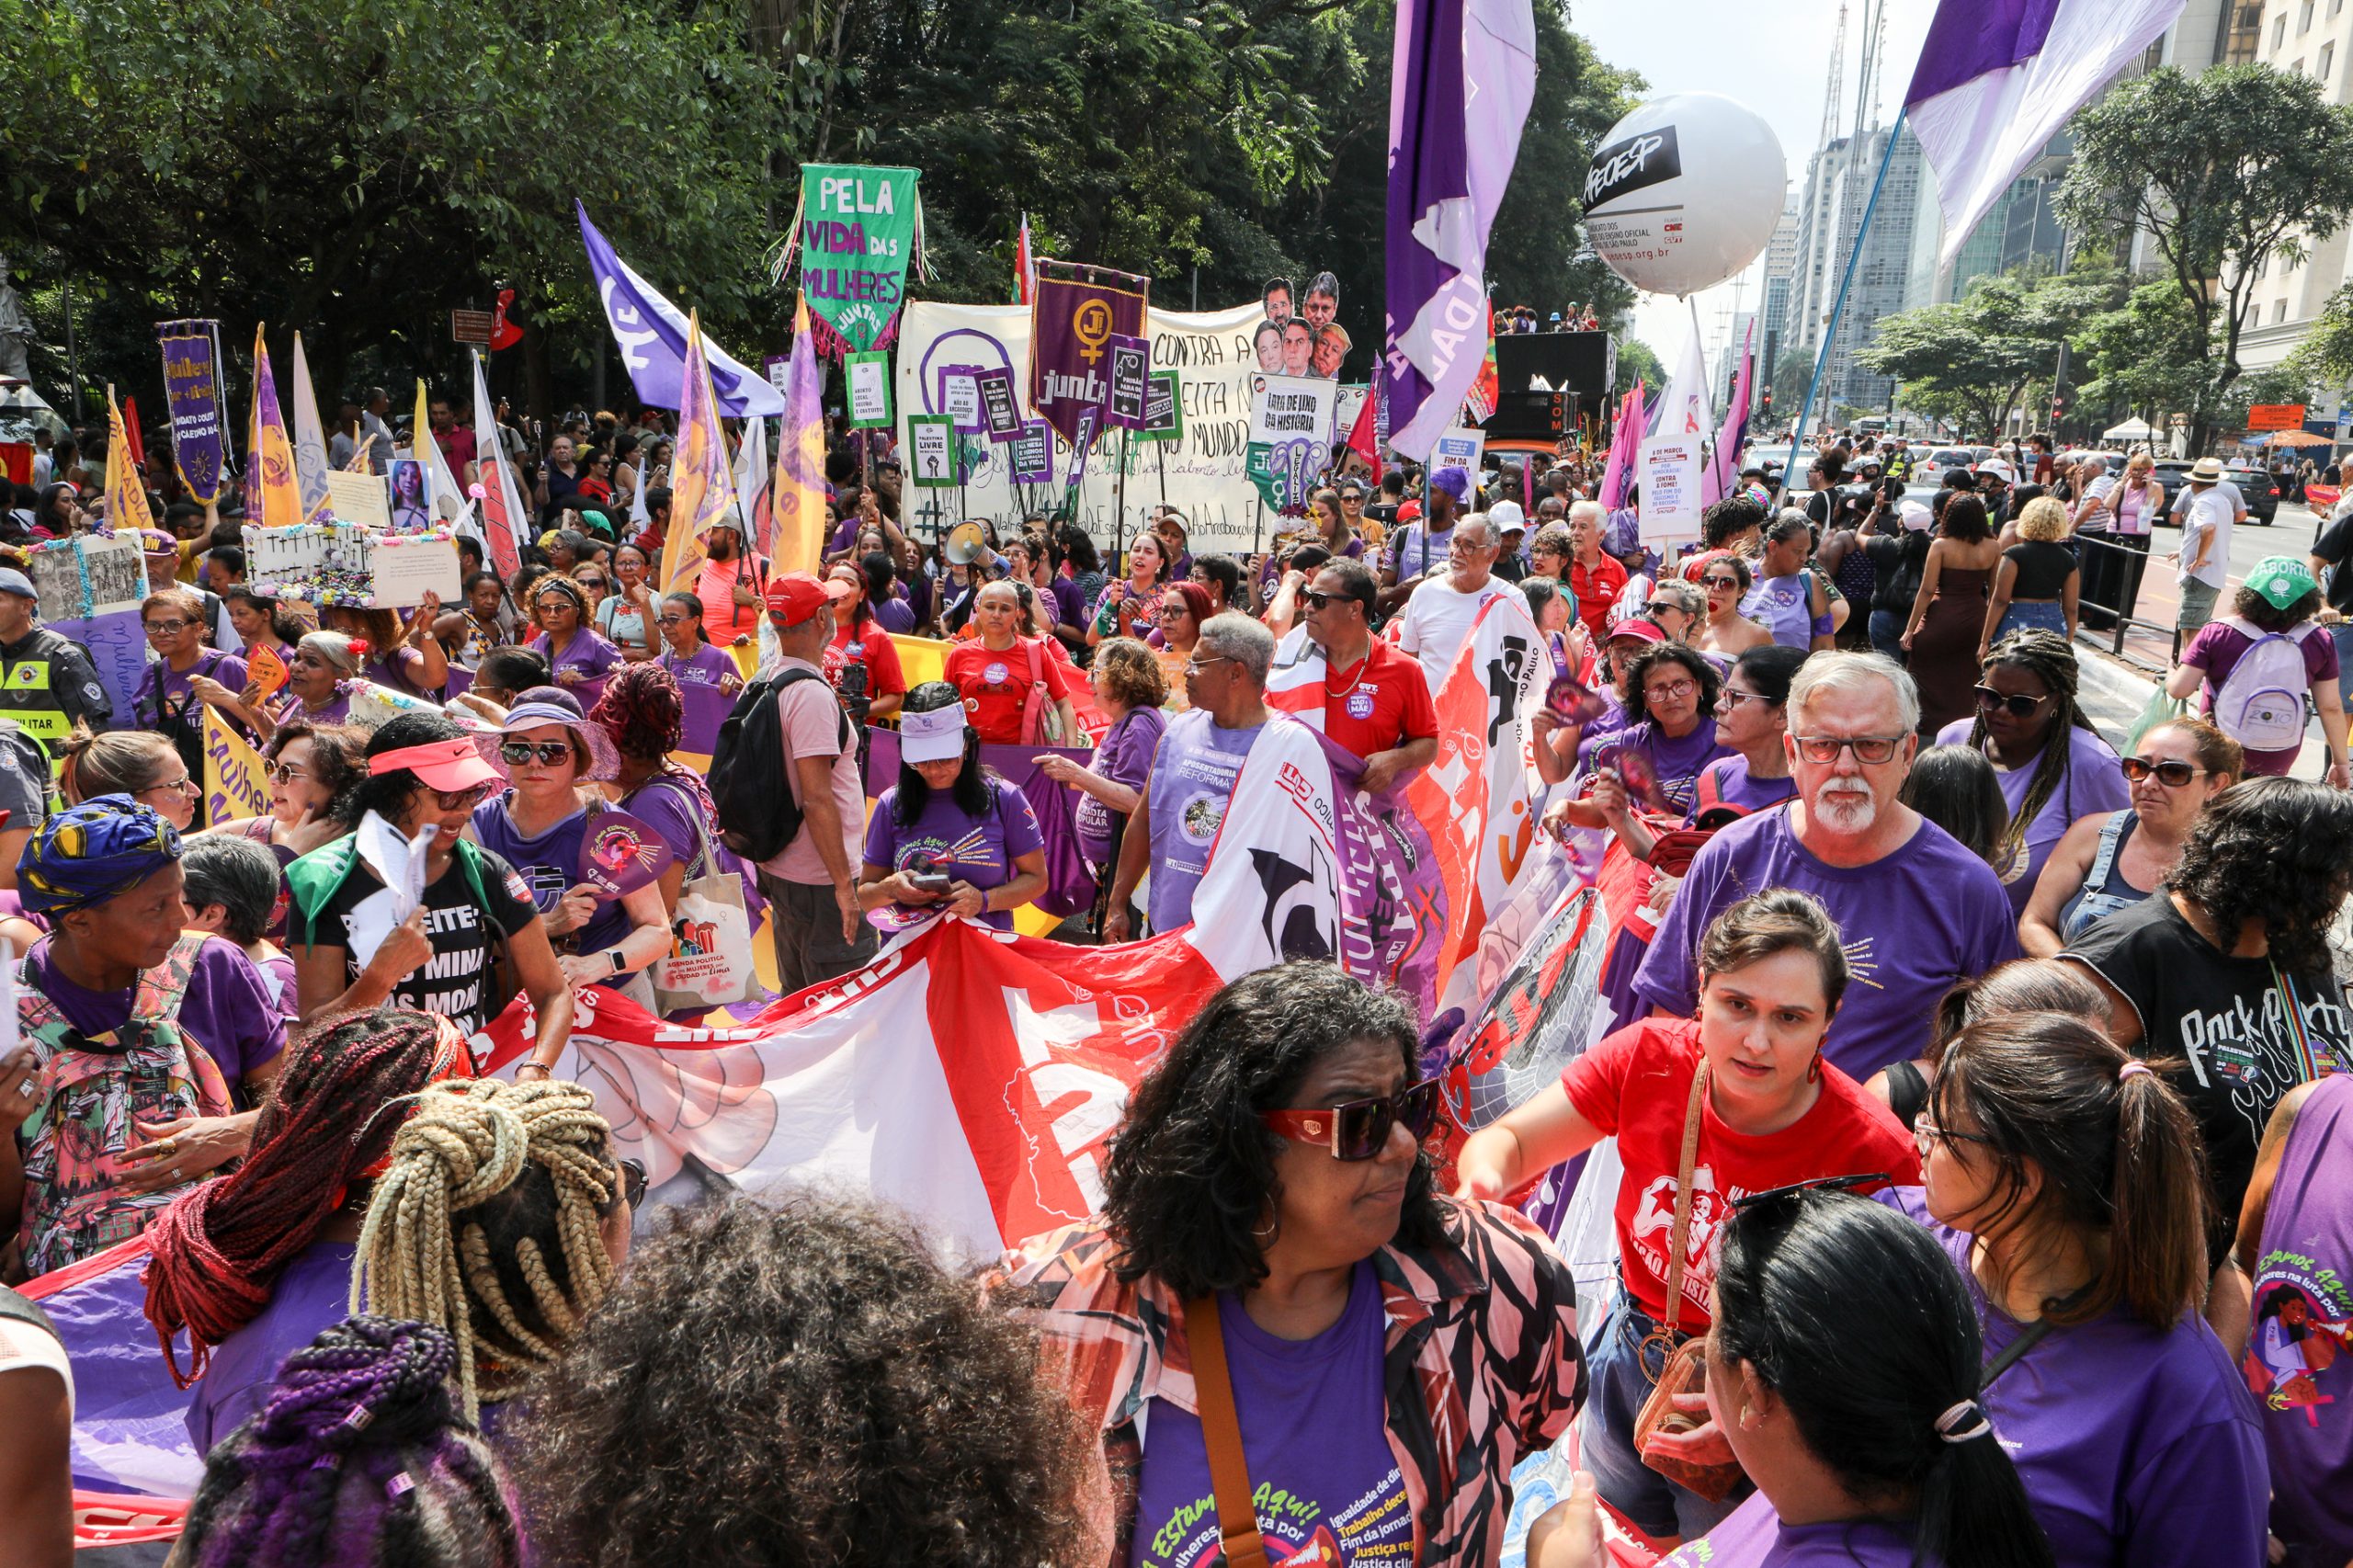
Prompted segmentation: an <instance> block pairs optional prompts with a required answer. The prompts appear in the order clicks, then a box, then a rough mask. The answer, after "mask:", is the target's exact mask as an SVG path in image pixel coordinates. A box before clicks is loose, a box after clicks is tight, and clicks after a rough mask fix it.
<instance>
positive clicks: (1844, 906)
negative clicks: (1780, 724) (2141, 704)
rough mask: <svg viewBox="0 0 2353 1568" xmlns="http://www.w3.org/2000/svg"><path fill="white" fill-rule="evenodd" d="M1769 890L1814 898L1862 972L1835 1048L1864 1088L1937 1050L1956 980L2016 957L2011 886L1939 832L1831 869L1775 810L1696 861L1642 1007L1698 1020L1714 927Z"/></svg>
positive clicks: (1743, 823) (1638, 986)
mask: <svg viewBox="0 0 2353 1568" xmlns="http://www.w3.org/2000/svg"><path fill="white" fill-rule="evenodd" d="M1768 888H1795V889H1797V890H1798V891H1799V892H1805V893H1811V894H1813V896H1814V897H1815V898H1817V899H1820V900H1821V901H1822V903H1823V906H1824V908H1826V909H1827V910H1829V912H1830V917H1831V918H1832V919H1833V920H1836V922H1837V923H1838V926H1839V929H1840V930H1841V931H1842V932H1843V933H1844V934H1845V938H1846V948H1847V963H1848V965H1849V966H1850V967H1851V968H1852V970H1853V971H1854V972H1853V978H1852V980H1850V981H1849V982H1848V983H1847V994H1846V996H1845V998H1844V1000H1842V1001H1841V1002H1840V1004H1839V1007H1838V1016H1837V1017H1836V1018H1834V1019H1832V1020H1831V1024H1830V1039H1829V1043H1828V1045H1827V1046H1826V1047H1825V1050H1826V1051H1827V1053H1828V1056H1829V1060H1830V1062H1831V1064H1832V1065H1833V1066H1835V1067H1837V1068H1838V1069H1839V1070H1841V1071H1842V1072H1844V1073H1846V1074H1847V1076H1849V1077H1851V1078H1854V1079H1855V1080H1857V1081H1858V1082H1860V1081H1862V1080H1864V1079H1867V1078H1869V1077H1870V1075H1871V1074H1874V1073H1876V1072H1878V1071H1879V1070H1880V1069H1881V1068H1882V1067H1884V1066H1886V1065H1887V1064H1888V1063H1889V1062H1895V1061H1899V1060H1902V1059H1904V1058H1906V1057H1912V1056H1917V1055H1918V1054H1919V1053H1920V1052H1921V1051H1922V1050H1923V1049H1925V1048H1926V1047H1927V1043H1928V1026H1929V1022H1930V1017H1931V1015H1932V1014H1933V1012H1934V1011H1935V1008H1936V1005H1937V998H1938V997H1939V996H1942V995H1943V994H1945V991H1946V989H1947V988H1948V987H1949V986H1950V985H1951V984H1952V983H1953V982H1954V981H1956V980H1959V979H1961V978H1962V977H1963V976H1964V975H1977V974H1983V973H1984V972H1985V971H1987V970H1989V969H1992V968H1993V967H1994V966H1995V964H1997V963H2001V962H2003V961H2005V960H2009V959H2014V958H2016V957H2018V921H2017V917H2016V916H2015V915H2012V913H2011V911H2010V901H2009V899H2008V897H2007V896H2006V895H2005V893H2004V892H2003V891H2002V884H2001V882H2000V881H1998V880H1996V879H1995V875H1994V872H1993V869H1992V868H1990V867H1988V866H1987V865H1986V864H1985V862H1984V861H1983V860H1980V859H1979V858H1977V857H1976V856H1974V855H1972V854H1971V853H1970V852H1969V851H1968V850H1966V849H1964V848H1962V847H1961V845H1960V843H1959V842H1958V841H1957V840H1955V839H1954V838H1953V836H1952V835H1950V834H1949V833H1947V832H1946V831H1945V830H1944V829H1943V828H1940V827H1938V825H1937V824H1934V823H1932V822H1927V821H1925V820H1924V821H1922V822H1921V824H1920V825H1919V828H1918V830H1917V831H1916V832H1915V833H1914V834H1913V835H1912V837H1911V839H1910V840H1909V841H1908V842H1906V843H1905V844H1904V846H1902V847H1900V848H1898V849H1897V850H1896V851H1895V852H1894V853H1893V854H1892V855H1889V856H1887V857H1885V858H1882V859H1879V860H1874V861H1872V862H1871V863H1870V865H1867V866H1832V865H1828V864H1825V863H1824V861H1822V860H1819V859H1817V858H1814V856H1813V853H1812V852H1811V851H1809V850H1808V849H1807V848H1806V847H1805V846H1803V845H1802V844H1801V843H1799V842H1798V837H1797V835H1796V834H1795V833H1793V832H1792V831H1790V813H1789V812H1786V811H1779V812H1762V813H1761V814H1759V815H1756V816H1752V817H1745V818H1743V819H1742V820H1740V821H1739V822H1736V823H1732V824H1728V825H1727V826H1725V827H1724V828H1723V829H1722V831H1720V832H1719V833H1717V834H1716V835H1715V836H1714V837H1712V838H1711V839H1709V840H1708V842H1707V843H1706V844H1704V845H1702V846H1700V849H1699V854H1698V855H1696V856H1694V857H1692V860H1691V868H1690V869H1689V870H1688V872H1687V873H1686V874H1685V876H1684V879H1683V885H1682V887H1681V888H1679V889H1677V892H1676V894H1675V899H1674V902H1673V903H1669V904H1668V905H1667V908H1666V914H1665V915H1664V916H1663V917H1661V919H1660V920H1659V924H1658V935H1657V936H1656V937H1654V938H1653V940H1652V942H1651V949H1650V951H1649V952H1648V953H1647V954H1646V955H1644V957H1643V967H1642V968H1641V969H1640V970H1639V971H1636V972H1635V975H1634V989H1635V990H1636V992H1637V993H1639V994H1640V995H1641V997H1642V999H1643V1001H1645V1002H1648V1003H1649V1004H1650V1005H1652V1006H1655V1007H1660V1008H1663V1009H1665V1011H1666V1012H1668V1013H1671V1014H1673V1015H1675V1016H1676V1017H1680V1018H1688V1017H1691V1014H1692V1010H1693V1009H1694V1008H1695V1007H1697V1006H1699V971H1698V968H1697V961H1696V960H1697V955H1698V953H1699V938H1700V937H1703V936H1704V935H1706V933H1707V929H1708V926H1709V923H1710V922H1711V921H1713V920H1714V919H1715V917H1716V916H1717V915H1721V914H1722V913H1723V912H1724V911H1725V910H1727V909H1729V908H1731V907H1732V906H1733V904H1735V903H1739V902H1740V901H1741V900H1742V899H1744V898H1746V897H1747V896H1748V895H1749V894H1751V893H1756V892H1764V891H1765V890H1766V889H1768Z"/></svg>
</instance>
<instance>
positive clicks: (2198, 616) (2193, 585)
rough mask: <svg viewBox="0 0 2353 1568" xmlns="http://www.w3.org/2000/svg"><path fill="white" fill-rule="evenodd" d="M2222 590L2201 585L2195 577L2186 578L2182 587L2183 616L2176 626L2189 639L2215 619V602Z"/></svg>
mask: <svg viewBox="0 0 2353 1568" xmlns="http://www.w3.org/2000/svg"><path fill="white" fill-rule="evenodd" d="M2219 597H2222V589H2220V588H2218V587H2216V586H2214V585H2213V584H2211V583H2201V582H2200V581H2199V580H2198V579H2197V578H2195V577H2188V578H2185V579H2183V581H2182V585H2181V614H2180V615H2179V617H2177V619H2175V621H2174V624H2175V625H2176V626H2178V627H2180V628H2181V631H2182V635H2183V636H2184V637H2187V636H2188V634H2189V633H2191V632H2193V631H2197V630H2198V629H2199V628H2200V627H2201V626H2203V625H2205V624H2206V623H2207V622H2208V621H2210V620H2211V619H2214V601H2215V600H2216V599H2217V598H2219Z"/></svg>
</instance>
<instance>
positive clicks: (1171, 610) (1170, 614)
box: [1160, 605, 1191, 620]
mask: <svg viewBox="0 0 2353 1568" xmlns="http://www.w3.org/2000/svg"><path fill="white" fill-rule="evenodd" d="M1190 613H1191V612H1190V611H1189V610H1188V609H1186V608H1185V607H1184V606H1183V605H1162V606H1161V607H1160V619H1163V620H1182V619H1185V617H1186V616H1187V615H1188V614H1190Z"/></svg>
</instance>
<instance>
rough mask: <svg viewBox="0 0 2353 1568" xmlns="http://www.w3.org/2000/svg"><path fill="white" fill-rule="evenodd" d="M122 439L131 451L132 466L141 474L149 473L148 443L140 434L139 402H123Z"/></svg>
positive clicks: (126, 400) (124, 400)
mask: <svg viewBox="0 0 2353 1568" xmlns="http://www.w3.org/2000/svg"><path fill="white" fill-rule="evenodd" d="M122 439H123V444H124V445H125V446H128V447H129V448H130V449H131V465H132V466H133V467H134V468H136V469H138V470H139V472H141V473H145V472H147V443H146V441H145V440H144V439H143V438H142V437H141V436H140V434H139V400H138V399H137V398H135V397H127V398H124V399H123V400H122Z"/></svg>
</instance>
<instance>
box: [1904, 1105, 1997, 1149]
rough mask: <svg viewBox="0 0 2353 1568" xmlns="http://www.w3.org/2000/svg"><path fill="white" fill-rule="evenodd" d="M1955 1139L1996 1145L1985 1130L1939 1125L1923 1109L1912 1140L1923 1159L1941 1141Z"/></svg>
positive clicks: (1987, 1145) (1915, 1124)
mask: <svg viewBox="0 0 2353 1568" xmlns="http://www.w3.org/2000/svg"><path fill="white" fill-rule="evenodd" d="M1955 1140H1959V1141H1960V1142H1963V1143H1983V1144H1984V1145H1985V1146H1986V1147H1987V1148H1989V1149H1990V1148H1992V1147H1993V1146H1994V1141H1993V1140H1992V1139H1991V1138H1988V1137H1986V1136H1985V1134H1984V1133H1983V1132H1955V1131H1953V1130H1952V1129H1951V1128H1949V1127H1938V1125H1937V1124H1936V1123H1935V1122H1933V1121H1930V1120H1929V1119H1928V1113H1927V1112H1926V1111H1922V1112H1921V1113H1920V1119H1918V1120H1917V1121H1915V1122H1914V1123H1913V1124H1912V1142H1913V1143H1914V1144H1915V1145H1916V1146H1917V1147H1918V1149H1919V1151H1920V1156H1921V1158H1923V1159H1926V1158H1927V1154H1928V1151H1929V1150H1930V1149H1933V1148H1935V1147H1936V1146H1937V1144H1938V1142H1947V1143H1949V1142H1954V1141H1955Z"/></svg>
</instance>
